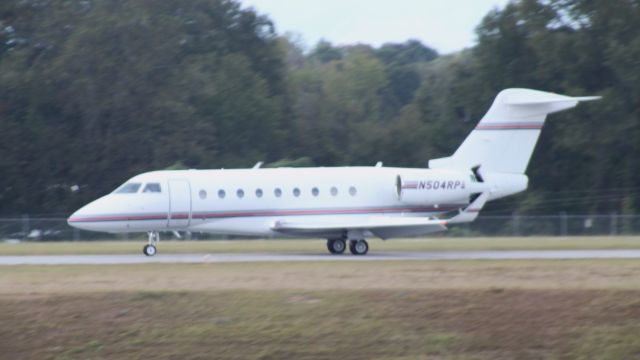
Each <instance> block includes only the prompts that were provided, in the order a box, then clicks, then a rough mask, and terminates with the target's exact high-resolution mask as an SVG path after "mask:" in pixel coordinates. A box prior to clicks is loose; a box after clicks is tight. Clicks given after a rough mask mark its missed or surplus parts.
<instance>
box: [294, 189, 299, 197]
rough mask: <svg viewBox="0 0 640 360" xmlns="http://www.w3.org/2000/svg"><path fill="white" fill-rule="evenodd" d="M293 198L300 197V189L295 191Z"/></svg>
mask: <svg viewBox="0 0 640 360" xmlns="http://www.w3.org/2000/svg"><path fill="white" fill-rule="evenodd" d="M293 196H295V197H298V196H300V189H298V188H295V189H293Z"/></svg>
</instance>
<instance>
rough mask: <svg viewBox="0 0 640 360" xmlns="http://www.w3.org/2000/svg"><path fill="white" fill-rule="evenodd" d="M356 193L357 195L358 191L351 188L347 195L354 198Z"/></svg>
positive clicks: (353, 187)
mask: <svg viewBox="0 0 640 360" xmlns="http://www.w3.org/2000/svg"><path fill="white" fill-rule="evenodd" d="M357 193H358V190H357V189H356V188H355V186H352V187H350V188H349V195H351V196H356V194H357Z"/></svg>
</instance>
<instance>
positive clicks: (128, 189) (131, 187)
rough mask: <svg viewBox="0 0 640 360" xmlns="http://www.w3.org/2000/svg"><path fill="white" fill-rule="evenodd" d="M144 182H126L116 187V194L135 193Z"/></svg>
mask: <svg viewBox="0 0 640 360" xmlns="http://www.w3.org/2000/svg"><path fill="white" fill-rule="evenodd" d="M140 186H142V184H140V183H126V184H124V185H122V186H120V187H119V188H117V189H116V191H115V193H116V194H135V193H137V192H138V189H140Z"/></svg>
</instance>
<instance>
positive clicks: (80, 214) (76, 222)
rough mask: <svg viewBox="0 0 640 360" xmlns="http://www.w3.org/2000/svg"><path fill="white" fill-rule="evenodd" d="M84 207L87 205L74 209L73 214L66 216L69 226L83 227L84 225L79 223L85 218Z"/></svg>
mask: <svg viewBox="0 0 640 360" xmlns="http://www.w3.org/2000/svg"><path fill="white" fill-rule="evenodd" d="M86 208H87V206H86V205H85V206H83V207H81V208H80V209H78V210H76V211H75V212H74V213H73V214H71V215H70V216H69V217H68V218H67V224H69V226H71V227H75V228H78V229H83V228H84V227H83V226H82V225H81V224H82V222H83V220H85V219H86Z"/></svg>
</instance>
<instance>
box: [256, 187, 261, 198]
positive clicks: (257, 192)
mask: <svg viewBox="0 0 640 360" xmlns="http://www.w3.org/2000/svg"><path fill="white" fill-rule="evenodd" d="M256 197H259V198H261V197H262V189H256Z"/></svg>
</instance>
